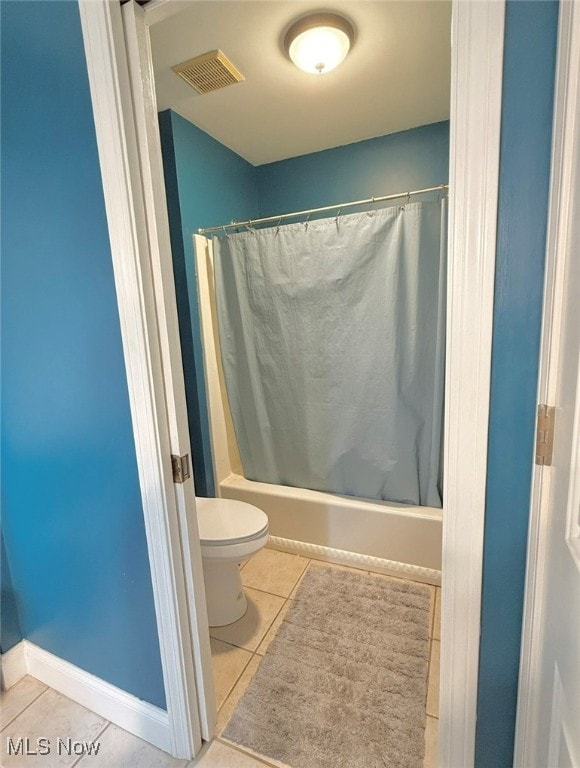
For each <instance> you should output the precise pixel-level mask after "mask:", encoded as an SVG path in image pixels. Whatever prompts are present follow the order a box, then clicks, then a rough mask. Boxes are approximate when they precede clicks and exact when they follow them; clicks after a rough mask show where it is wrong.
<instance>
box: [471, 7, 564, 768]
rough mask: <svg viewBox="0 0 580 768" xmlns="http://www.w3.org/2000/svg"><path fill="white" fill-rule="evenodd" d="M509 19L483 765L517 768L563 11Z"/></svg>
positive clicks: (480, 713) (481, 713)
mask: <svg viewBox="0 0 580 768" xmlns="http://www.w3.org/2000/svg"><path fill="white" fill-rule="evenodd" d="M506 13H507V15H506V32H505V35H506V36H505V54H504V56H505V59H504V76H503V108H502V123H501V159H500V163H501V164H500V192H499V218H498V250H497V272H496V278H495V306H494V330H493V352H492V386H491V413H490V433H489V448H488V472H487V499H486V519H485V551H484V573H483V606H482V635H481V658H480V678H479V691H478V709H477V744H476V766H477V768H508V766H511V765H512V761H513V746H514V727H515V711H516V699H517V684H518V669H519V657H520V635H521V621H522V606H523V588H524V575H525V562H526V545H527V532H528V516H529V504H530V483H531V473H532V461H533V451H534V421H535V407H536V392H537V380H538V351H539V344H540V325H541V312H542V294H543V281H544V250H545V244H546V218H547V205H548V185H549V174H550V149H551V147H550V143H551V133H552V130H551V129H552V105H553V89H554V62H555V52H556V35H557V21H558V4H557V3H555V2H539V1H536V0H532V2H527V1H525V0H524V1H523V0H516V1H515V2H514V1H512V2H508V4H507V9H506Z"/></svg>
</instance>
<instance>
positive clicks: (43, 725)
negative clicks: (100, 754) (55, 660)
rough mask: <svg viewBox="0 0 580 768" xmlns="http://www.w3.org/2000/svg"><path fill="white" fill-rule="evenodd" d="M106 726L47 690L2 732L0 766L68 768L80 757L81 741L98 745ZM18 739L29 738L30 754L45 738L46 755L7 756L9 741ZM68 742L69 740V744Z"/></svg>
mask: <svg viewBox="0 0 580 768" xmlns="http://www.w3.org/2000/svg"><path fill="white" fill-rule="evenodd" d="M106 725H107V722H106V720H103V718H102V717H99V716H98V715H95V714H94V713H93V712H89V710H88V709H85V708H84V707H81V706H80V704H76V703H75V702H74V701H71V700H70V699H67V698H65V697H64V696H61V695H60V694H59V693H57V692H56V691H53V690H50V689H48V690H46V691H45V692H44V693H43V694H41V695H40V696H39V697H38V698H37V699H36V701H34V702H33V703H32V704H31V705H30V706H29V707H27V708H26V709H25V710H24V712H22V714H20V715H19V716H18V717H17V718H16V719H15V720H13V721H12V722H11V723H10V725H9V726H8V727H7V728H6V729H5V730H4V731H3V732H2V739H0V765H2V766H3V768H13V766H22V765H26V768H40V766H42V768H61V766H71V765H72V764H73V763H74V762H76V761H77V760H78V759H79V755H80V754H82V752H80V748H81V744H80V742H85V743H86V742H98V740H99V735H100V734H101V733H102V731H103V729H104V728H105V726H106ZM20 737H23V738H24V739H26V738H28V739H29V746H30V750H31V751H33V750H35V749H36V745H37V742H36V739H37V738H40V737H42V738H45V739H48V745H47V746H48V747H49V749H50V752H49V754H47V755H41V754H36V755H30V756H27V757H23V756H22V755H14V754H12V755H10V754H8V747H9V742H8V740H9V739H12V743H14V742H15V741H16V740H17V739H19V738H20ZM59 739H60V740H61V741H59ZM68 739H70V740H71V742H70V743H69V742H68ZM63 745H64V746H63ZM41 746H43V745H41ZM65 747H68V749H70V751H71V752H72V754H70V755H69V754H68V752H67V748H65ZM75 747H76V753H75Z"/></svg>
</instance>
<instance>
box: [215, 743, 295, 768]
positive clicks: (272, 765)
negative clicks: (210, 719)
mask: <svg viewBox="0 0 580 768" xmlns="http://www.w3.org/2000/svg"><path fill="white" fill-rule="evenodd" d="M215 741H219V742H220V744H223V745H224V746H226V747H229V748H230V749H232V750H234V751H235V752H239V753H240V754H242V755H246V756H247V757H251V758H252V759H253V760H255V761H256V762H257V763H260V764H261V765H267V766H268V768H280V763H279V764H278V765H276V764H275V763H271V762H270V761H269V760H267V759H266V758H265V757H263V756H262V755H260V756H259V757H258V755H257V754H255V753H254V752H248V751H246V750H245V749H244V747H243V746H242V745H241V744H235V743H234V742H233V741H228V740H227V739H223V738H222V737H221V736H218V737H217V738H216V739H215ZM288 768H290V767H289V766H288Z"/></svg>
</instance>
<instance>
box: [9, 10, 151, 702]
mask: <svg viewBox="0 0 580 768" xmlns="http://www.w3.org/2000/svg"><path fill="white" fill-rule="evenodd" d="M0 11H1V14H2V38H1V43H2V45H1V55H2V94H1V96H2V112H3V114H2V192H3V196H2V353H3V360H2V389H3V391H2V512H3V518H2V525H3V530H4V537H5V542H6V550H7V553H8V560H9V563H10V570H11V575H12V581H13V584H14V590H15V592H16V594H17V595H18V608H19V612H20V623H21V627H22V631H23V634H24V636H25V637H26V638H27V639H28V640H30V641H32V642H33V643H36V644H38V645H39V646H41V647H42V648H45V649H47V650H48V651H51V652H52V653H54V654H56V655H57V656H60V657H61V658H63V659H66V660H68V661H70V662H72V663H73V664H76V665H78V666H79V667H81V668H83V669H86V670H88V671H89V672H92V673H93V674H95V675H97V676H99V677H101V678H103V679H105V680H107V681H109V682H111V683H114V684H115V685H117V686H119V687H120V688H123V689H124V690H126V691H129V692H130V693H133V694H135V695H137V696H139V697H141V698H143V699H146V700H147V701H150V702H152V703H154V704H157V705H159V706H165V696H164V687H163V680H162V674H161V664H160V656H159V646H158V639H157V628H156V621H155V613H154V606H153V596H152V589H151V578H150V569H149V561H148V556H147V549H146V540H145V531H144V523H143V514H142V507H141V498H140V492H139V485H138V478H137V468H136V460H135V448H134V443H133V434H132V428H131V421H130V414H129V402H128V396H127V385H126V376H125V369H124V363H123V354H122V349H121V336H120V327H119V317H118V310H117V303H116V298H115V286H114V282H113V273H112V264H111V254H110V248H109V242H108V232H107V224H106V220H105V212H104V204H103V192H102V186H101V178H100V171H99V164H98V157H97V147H96V140H95V130H94V125H93V117H92V108H91V101H90V95H89V88H88V79H87V72H86V64H85V58H84V50H83V44H82V37H81V28H80V19H79V11H78V6H77V4H76V3H73V2H66V1H65V2H58V1H55V2H50V3H47V2H2V3H1V4H0Z"/></svg>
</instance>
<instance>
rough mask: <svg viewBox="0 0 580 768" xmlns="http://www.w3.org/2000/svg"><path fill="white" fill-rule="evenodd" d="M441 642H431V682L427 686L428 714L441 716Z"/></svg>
mask: <svg viewBox="0 0 580 768" xmlns="http://www.w3.org/2000/svg"><path fill="white" fill-rule="evenodd" d="M439 646H440V643H439V641H438V640H433V642H432V643H431V659H430V662H429V684H428V688H427V714H428V715H431V716H432V717H439V651H440V647H439Z"/></svg>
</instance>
